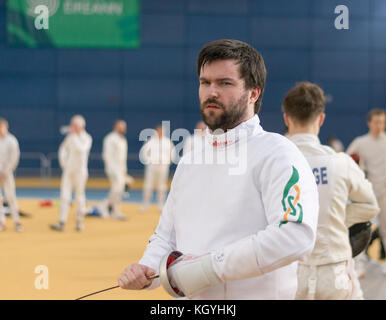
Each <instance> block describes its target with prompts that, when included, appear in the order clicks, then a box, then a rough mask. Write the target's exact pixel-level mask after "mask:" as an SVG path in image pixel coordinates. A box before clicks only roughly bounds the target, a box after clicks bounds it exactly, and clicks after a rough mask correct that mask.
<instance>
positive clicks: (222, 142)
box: [206, 114, 263, 148]
mask: <svg viewBox="0 0 386 320" xmlns="http://www.w3.org/2000/svg"><path fill="white" fill-rule="evenodd" d="M262 130H263V128H262V127H261V126H260V119H259V116H258V115H257V114H255V115H254V116H253V117H252V118H250V119H249V120H247V121H244V122H242V123H240V124H239V125H238V126H236V127H234V128H233V129H230V130H228V131H227V132H225V133H223V132H222V131H221V130H219V131H221V132H220V133H218V132H216V131H217V129H216V130H214V131H212V130H210V129H209V128H208V127H207V128H206V141H207V142H208V143H209V145H211V146H213V147H217V148H225V147H226V146H229V145H232V144H234V143H236V142H238V141H240V140H244V139H245V140H247V139H248V138H250V137H251V136H254V135H255V134H256V133H258V132H260V131H262Z"/></svg>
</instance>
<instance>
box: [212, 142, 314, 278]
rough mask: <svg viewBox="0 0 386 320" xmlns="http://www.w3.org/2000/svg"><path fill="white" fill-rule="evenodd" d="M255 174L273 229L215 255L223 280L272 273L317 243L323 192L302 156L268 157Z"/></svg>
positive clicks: (215, 267) (294, 152)
mask: <svg viewBox="0 0 386 320" xmlns="http://www.w3.org/2000/svg"><path fill="white" fill-rule="evenodd" d="M291 154H292V155H291ZM293 154H295V155H293ZM255 174H256V180H257V185H258V186H259V188H260V192H261V197H262V201H263V204H264V208H265V216H266V220H267V222H268V225H267V227H266V228H265V229H264V230H262V231H259V232H258V233H257V234H254V235H251V236H249V237H246V238H244V239H242V240H239V241H237V242H235V243H232V244H230V245H228V246H226V247H224V248H223V249H220V250H218V251H216V252H213V253H212V262H213V267H214V269H215V271H216V273H217V275H218V276H219V277H220V278H221V280H223V281H230V280H241V279H246V278H249V277H256V276H259V275H262V274H264V273H268V272H271V271H273V270H275V269H277V268H280V267H283V266H285V265H287V264H290V263H292V262H294V261H296V260H299V259H301V258H303V257H304V256H305V255H306V254H309V253H311V251H312V249H313V247H314V244H315V238H316V226H317V220H318V211H319V199H318V191H317V187H316V183H315V178H314V176H313V174H312V171H311V169H310V167H309V165H308V163H307V162H306V160H305V159H304V157H303V156H302V155H301V154H300V152H299V151H298V150H297V149H296V150H295V149H292V148H291V152H287V153H284V154H283V153H282V154H281V155H280V156H279V157H278V156H277V155H276V156H275V159H272V158H270V159H267V161H265V162H264V165H263V166H262V167H259V168H256V172H255Z"/></svg>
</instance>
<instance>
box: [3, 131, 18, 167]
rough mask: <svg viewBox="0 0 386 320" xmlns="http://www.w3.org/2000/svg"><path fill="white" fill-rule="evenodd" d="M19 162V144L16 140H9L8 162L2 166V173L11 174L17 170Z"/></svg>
mask: <svg viewBox="0 0 386 320" xmlns="http://www.w3.org/2000/svg"><path fill="white" fill-rule="evenodd" d="M19 160H20V149H19V143H18V142H17V140H16V138H13V137H12V139H10V148H9V153H8V161H6V163H5V164H4V168H3V170H4V172H6V173H12V172H13V171H15V169H16V168H17V165H18V164H19Z"/></svg>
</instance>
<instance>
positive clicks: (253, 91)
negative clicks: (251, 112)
mask: <svg viewBox="0 0 386 320" xmlns="http://www.w3.org/2000/svg"><path fill="white" fill-rule="evenodd" d="M260 95H261V89H260V88H259V87H256V88H252V89H251V98H250V102H251V103H252V104H255V102H256V101H257V100H259V97H260Z"/></svg>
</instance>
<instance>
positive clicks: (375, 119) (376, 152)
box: [346, 109, 386, 276]
mask: <svg viewBox="0 0 386 320" xmlns="http://www.w3.org/2000/svg"><path fill="white" fill-rule="evenodd" d="M367 125H368V127H369V132H368V133H367V134H365V135H363V136H360V137H357V138H355V139H354V140H353V141H352V142H351V144H350V145H349V146H348V148H347V150H346V153H347V154H349V155H352V156H354V157H355V156H357V157H359V165H360V167H361V168H362V169H363V170H364V171H365V173H366V175H367V178H368V179H369V180H370V181H371V183H372V185H373V189H374V192H375V195H376V197H377V200H378V204H379V207H380V209H381V211H380V213H379V215H378V217H377V221H378V227H379V233H380V236H381V239H382V242H383V246H384V247H385V246H386V134H385V111H384V110H382V109H373V110H370V112H369V113H368V116H367ZM364 260H365V257H364V254H362V255H361V257H358V268H359V270H358V272H360V273H361V274H362V276H364V274H365V271H366V267H365V263H364ZM383 272H384V273H386V268H385V267H384V268H383Z"/></svg>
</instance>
